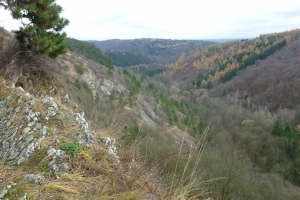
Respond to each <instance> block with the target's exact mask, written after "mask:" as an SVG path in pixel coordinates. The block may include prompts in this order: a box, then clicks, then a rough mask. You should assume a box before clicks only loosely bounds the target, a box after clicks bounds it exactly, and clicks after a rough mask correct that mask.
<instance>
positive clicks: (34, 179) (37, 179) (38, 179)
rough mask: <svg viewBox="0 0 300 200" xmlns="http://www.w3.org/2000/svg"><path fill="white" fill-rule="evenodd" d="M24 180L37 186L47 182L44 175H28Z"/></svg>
mask: <svg viewBox="0 0 300 200" xmlns="http://www.w3.org/2000/svg"><path fill="white" fill-rule="evenodd" d="M24 178H26V179H27V180H29V181H30V182H31V183H35V184H40V183H42V182H43V181H44V180H45V176H44V174H26V175H25V176H24Z"/></svg>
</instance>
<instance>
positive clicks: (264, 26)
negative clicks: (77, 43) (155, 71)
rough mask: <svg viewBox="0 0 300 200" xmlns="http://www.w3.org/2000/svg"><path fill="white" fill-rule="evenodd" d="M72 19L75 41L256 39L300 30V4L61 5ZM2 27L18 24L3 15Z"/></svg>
mask: <svg viewBox="0 0 300 200" xmlns="http://www.w3.org/2000/svg"><path fill="white" fill-rule="evenodd" d="M56 3H57V4H59V5H61V6H62V7H63V9H64V12H63V13H62V16H63V17H65V18H67V19H69V20H70V25H69V26H68V27H67V28H66V29H65V31H66V32H67V34H68V36H69V37H72V38H76V39H80V40H107V39H133V38H168V39H221V38H222V39H223V38H253V37H256V36H259V35H260V34H263V33H272V32H280V31H286V30H292V29H295V28H300V1H299V0H284V1H283V0H250V1H241V0H226V1H225V0H206V1H203V0H181V1H178V0H151V1H149V0H139V1H138V0H105V1H104V0H84V1H71V0H57V1H56ZM0 26H4V27H5V28H6V29H8V30H11V29H17V28H18V26H19V25H18V21H16V20H14V21H12V20H11V17H10V14H9V13H8V12H5V11H4V10H3V9H1V10H0Z"/></svg>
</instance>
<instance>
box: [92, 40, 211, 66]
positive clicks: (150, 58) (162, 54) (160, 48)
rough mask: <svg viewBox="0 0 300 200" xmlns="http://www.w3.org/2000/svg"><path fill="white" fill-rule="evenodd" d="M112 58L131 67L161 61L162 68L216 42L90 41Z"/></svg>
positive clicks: (150, 64)
mask: <svg viewBox="0 0 300 200" xmlns="http://www.w3.org/2000/svg"><path fill="white" fill-rule="evenodd" d="M89 42H91V43H93V44H95V46H97V47H98V48H100V49H101V50H102V51H103V52H104V53H105V54H106V55H108V56H110V57H111V58H112V61H113V63H114V64H115V65H117V66H119V67H129V66H135V65H149V66H150V68H151V67H153V64H154V63H159V65H160V68H163V67H165V66H164V65H165V64H166V63H169V62H173V61H175V60H176V59H177V57H178V56H179V55H180V54H181V53H182V52H186V53H189V52H191V51H195V50H199V49H204V48H206V47H207V46H208V45H210V44H213V43H214V42H210V41H202V40H169V39H133V40H106V41H89Z"/></svg>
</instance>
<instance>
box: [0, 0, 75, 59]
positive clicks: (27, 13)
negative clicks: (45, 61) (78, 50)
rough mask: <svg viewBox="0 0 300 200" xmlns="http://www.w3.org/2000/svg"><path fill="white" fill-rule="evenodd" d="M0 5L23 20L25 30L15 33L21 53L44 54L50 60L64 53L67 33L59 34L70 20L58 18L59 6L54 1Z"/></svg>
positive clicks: (1, 2)
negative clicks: (28, 51) (29, 51)
mask: <svg viewBox="0 0 300 200" xmlns="http://www.w3.org/2000/svg"><path fill="white" fill-rule="evenodd" d="M0 6H4V7H5V8H6V9H9V10H10V11H11V13H12V16H13V18H14V19H22V23H23V26H24V27H22V28H20V29H19V30H17V31H15V33H16V37H17V39H18V40H19V42H20V47H21V49H22V50H31V51H34V52H37V53H46V54H48V55H49V56H50V57H51V58H55V57H57V56H58V55H60V54H64V53H66V52H67V48H66V45H65V39H66V33H64V32H61V31H62V29H63V28H64V27H65V26H67V25H68V24H69V20H67V19H64V18H62V17H60V13H61V12H62V7H61V6H59V5H57V4H56V3H55V0H14V1H13V0H0ZM24 19H25V20H24ZM26 20H28V21H29V23H28V24H25V23H24V21H26Z"/></svg>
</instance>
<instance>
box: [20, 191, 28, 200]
mask: <svg viewBox="0 0 300 200" xmlns="http://www.w3.org/2000/svg"><path fill="white" fill-rule="evenodd" d="M26 199H27V193H25V194H24V196H23V197H21V198H20V199H19V200H26Z"/></svg>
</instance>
